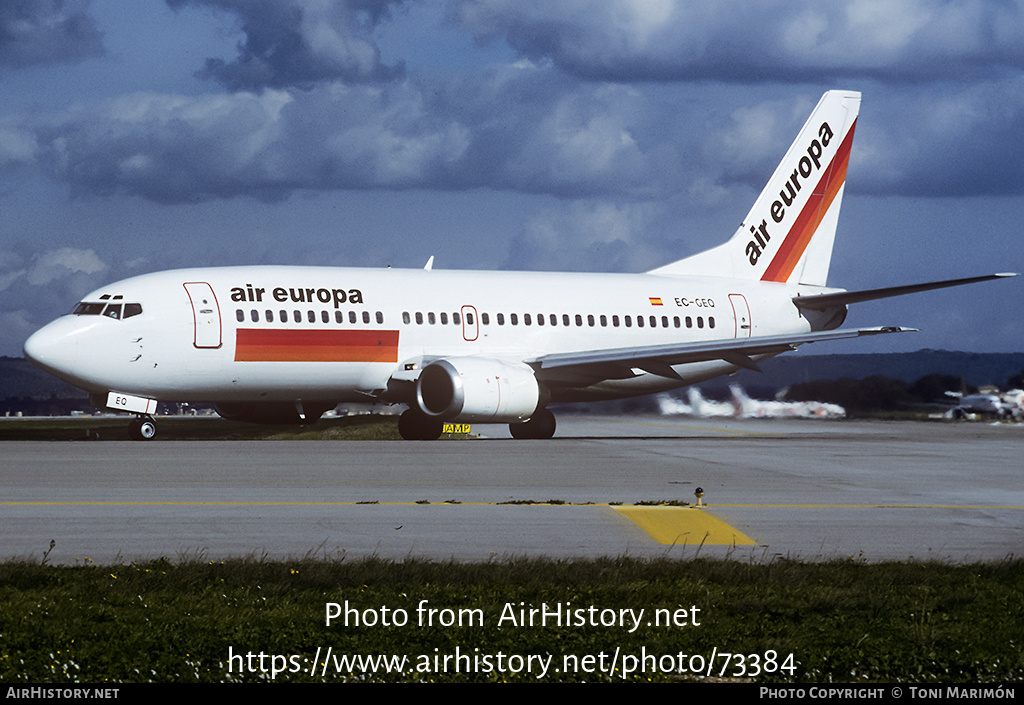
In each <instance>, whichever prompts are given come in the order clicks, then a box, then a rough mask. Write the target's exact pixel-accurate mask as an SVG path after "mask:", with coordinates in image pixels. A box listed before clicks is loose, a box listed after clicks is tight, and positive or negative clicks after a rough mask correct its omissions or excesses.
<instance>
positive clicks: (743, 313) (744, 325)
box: [729, 294, 751, 338]
mask: <svg viewBox="0 0 1024 705" xmlns="http://www.w3.org/2000/svg"><path fill="white" fill-rule="evenodd" d="M729 303H730V304H732V315H733V319H734V320H735V321H736V328H735V331H734V333H733V336H732V337H734V338H749V337H750V329H751V323H750V306H748V305H747V299H746V298H745V297H744V296H743V294H729Z"/></svg>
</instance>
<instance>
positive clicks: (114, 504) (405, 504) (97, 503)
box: [0, 500, 1024, 510]
mask: <svg viewBox="0 0 1024 705" xmlns="http://www.w3.org/2000/svg"><path fill="white" fill-rule="evenodd" d="M374 505H377V506H382V507H387V506H391V507H415V506H420V507H425V506H429V507H459V506H463V507H580V508H586V507H611V508H612V509H617V510H620V509H626V510H628V509H639V510H643V509H686V507H664V506H653V507H649V506H644V505H631V504H609V503H607V502H564V503H558V502H445V501H443V500H442V501H437V502H376V501H372V500H371V501H349V502H226V501H225V502H219V501H177V500H167V501H132V500H124V501H110V500H103V501H99V500H97V501H52V502H51V501H41V502H36V501H21V502H18V501H8V502H0V507H45V506H50V507H88V506H96V507H117V506H142V507H145V506H175V507H199V506H224V507H341V506H374ZM706 506H708V507H711V505H706ZM714 507H715V508H721V507H729V508H731V509H1024V506H1017V505H1004V504H717V503H716V504H715V505H714Z"/></svg>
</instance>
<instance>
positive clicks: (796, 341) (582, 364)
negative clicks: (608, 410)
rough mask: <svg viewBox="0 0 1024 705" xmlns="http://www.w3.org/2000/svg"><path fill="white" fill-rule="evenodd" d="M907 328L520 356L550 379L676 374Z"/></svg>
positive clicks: (743, 363)
mask: <svg viewBox="0 0 1024 705" xmlns="http://www.w3.org/2000/svg"><path fill="white" fill-rule="evenodd" d="M913 330H916V329H914V328H899V327H895V326H884V327H879V328H847V329H840V330H829V331H817V332H811V333H797V334H792V335H768V336H761V337H755V338H724V339H721V340H708V341H701V342H696V343H673V344H669V345H647V346H639V347H633V348H613V349H608V350H587V351H582V352H570V353H552V354H550V355H542V356H540V357H536V358H533V359H530V360H526V361H525V362H526V363H527V364H529V365H531V366H532V367H533V368H534V369H535V370H537V376H538V378H541V379H544V380H545V381H553V382H558V381H561V382H564V383H573V382H576V383H581V382H584V381H586V380H591V381H594V380H602V379H626V378H629V377H633V376H634V374H633V372H632V369H633V368H638V369H641V370H644V371H645V372H650V373H651V374H655V375H659V376H661V377H667V378H669V379H681V377H680V376H679V374H678V373H677V372H675V370H673V369H672V367H671V366H672V365H678V364H683V363H687V362H706V361H709V360H724V361H726V362H728V363H730V364H733V365H736V366H738V367H745V368H747V369H751V370H757V371H760V368H758V366H757V363H755V362H754V360H753V359H752V357H754V356H759V355H777V354H779V353H782V352H786V351H788V350H795V349H796V347H797V346H798V345H802V344H803V343H816V342H819V341H823V340H841V339H844V338H858V337H860V336H865V335H881V334H883V333H902V332H905V331H913Z"/></svg>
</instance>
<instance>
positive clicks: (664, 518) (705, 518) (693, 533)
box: [612, 506, 756, 546]
mask: <svg viewBox="0 0 1024 705" xmlns="http://www.w3.org/2000/svg"><path fill="white" fill-rule="evenodd" d="M612 509H614V510H615V511H617V512H618V513H619V514H621V515H623V516H624V517H626V518H627V519H630V520H631V521H633V522H635V523H636V524H637V525H638V526H639V527H640V528H641V529H643V530H644V531H646V532H647V533H648V534H650V535H651V537H652V538H653V539H654V540H655V541H657V542H658V543H661V544H666V545H674V546H700V545H704V546H754V545H756V544H755V542H754V541H753V540H751V539H750V538H749V537H748V536H746V535H745V534H744V533H743V532H741V531H738V530H736V529H734V528H733V527H731V526H729V525H728V524H726V523H725V522H724V521H722V520H721V519H716V518H715V517H714V516H713V515H711V514H709V513H708V511H707V510H706V509H695V508H693V507H637V506H623V507H612Z"/></svg>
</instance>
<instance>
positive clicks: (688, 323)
mask: <svg viewBox="0 0 1024 705" xmlns="http://www.w3.org/2000/svg"><path fill="white" fill-rule="evenodd" d="M686 327H687V328H693V319H692V318H690V317H689V316H687V317H686Z"/></svg>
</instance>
